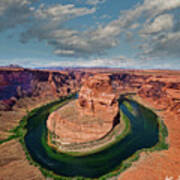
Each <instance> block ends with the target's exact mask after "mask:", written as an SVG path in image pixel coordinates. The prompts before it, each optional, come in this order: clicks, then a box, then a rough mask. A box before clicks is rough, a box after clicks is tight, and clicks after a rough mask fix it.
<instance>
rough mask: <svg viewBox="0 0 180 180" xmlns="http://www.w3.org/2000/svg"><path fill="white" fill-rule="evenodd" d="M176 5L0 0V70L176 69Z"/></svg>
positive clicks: (179, 38) (160, 0) (179, 23)
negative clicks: (8, 67)
mask: <svg viewBox="0 0 180 180" xmlns="http://www.w3.org/2000/svg"><path fill="white" fill-rule="evenodd" d="M179 17H180V0H171V1H167V0H133V1H132V0H126V1H120V0H119V1H118V0H0V66H1V65H8V64H19V65H21V66H24V67H42V66H43V67H48V66H87V67H91V66H106V67H120V68H137V69H180V19H179Z"/></svg>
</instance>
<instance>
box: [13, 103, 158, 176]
mask: <svg viewBox="0 0 180 180" xmlns="http://www.w3.org/2000/svg"><path fill="white" fill-rule="evenodd" d="M56 103H57V104H56ZM56 103H55V104H53V103H51V104H49V105H46V106H43V107H41V108H38V109H36V110H33V111H32V112H30V113H29V115H28V116H27V117H26V118H24V119H23V121H21V123H20V126H19V127H18V128H17V129H16V131H15V132H16V133H17V134H18V136H19V141H20V142H21V144H22V146H23V149H24V151H25V152H26V156H27V159H28V160H29V162H30V164H32V165H34V166H36V167H39V169H40V170H41V172H42V173H43V174H44V175H45V176H47V177H52V178H54V179H63V178H64V179H67V178H66V177H63V176H59V175H56V174H54V173H53V172H52V171H50V170H47V169H44V168H43V166H41V165H40V164H39V163H37V162H35V161H34V160H33V159H32V157H31V156H30V155H29V152H28V149H27V146H25V142H24V136H25V134H26V128H25V127H26V124H27V122H32V124H31V126H32V127H33V126H36V123H37V119H36V121H34V122H36V123H35V124H34V123H33V119H32V118H34V117H36V114H39V113H40V112H43V111H44V112H46V113H47V109H48V114H49V113H51V112H53V111H54V110H55V109H57V108H59V107H60V106H62V105H63V104H62V101H61V100H60V101H59V102H56ZM125 104H126V107H127V109H129V110H131V111H132V107H131V106H130V105H129V104H127V103H125ZM51 105H53V106H51ZM48 114H47V115H48ZM40 117H41V118H40ZM40 117H39V122H40V121H41V120H42V119H43V117H46V114H44V113H42V114H41V116H40ZM126 118H127V116H126ZM28 119H29V120H28ZM44 144H46V142H43V147H46V146H44ZM45 149H46V150H47V152H48V154H51V155H52V156H53V157H56V158H59V157H58V156H57V155H56V156H54V155H53V153H52V150H51V148H50V149H49V147H48V148H45ZM116 149H117V148H116ZM151 150H152V149H151ZM154 150H155V149H154ZM118 151H119V150H118ZM142 151H147V149H146V150H145V149H142V150H139V151H137V152H136V153H135V154H133V155H132V156H131V157H130V158H128V159H127V160H125V161H123V162H122V163H120V165H118V166H117V167H116V168H115V169H113V170H112V172H110V173H108V174H107V175H104V176H102V177H100V178H99V179H101V178H102V179H103V178H105V179H107V178H109V177H112V176H117V175H118V174H120V173H121V172H123V171H124V170H125V169H127V168H128V167H130V166H131V164H132V162H134V161H136V160H137V159H138V158H139V153H140V152H142ZM115 153H116V151H114V150H113V154H111V156H112V155H114V154H115ZM63 156H64V155H63ZM105 157H106V158H109V156H104V158H105ZM104 164H105V163H104ZM103 168H105V166H104V167H103ZM69 171H70V170H69ZM84 179H85V178H84Z"/></svg>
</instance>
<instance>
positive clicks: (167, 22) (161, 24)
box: [141, 14, 174, 34]
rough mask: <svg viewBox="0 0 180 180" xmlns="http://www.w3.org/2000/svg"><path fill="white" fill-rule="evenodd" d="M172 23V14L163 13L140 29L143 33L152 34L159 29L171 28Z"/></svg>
mask: <svg viewBox="0 0 180 180" xmlns="http://www.w3.org/2000/svg"><path fill="white" fill-rule="evenodd" d="M173 25H174V21H173V15H171V14H163V15H160V16H158V17H156V18H155V19H154V21H153V22H152V23H150V24H145V26H144V29H143V30H142V31H141V32H142V33H143V34H152V33H157V32H160V31H165V30H169V29H172V28H173Z"/></svg>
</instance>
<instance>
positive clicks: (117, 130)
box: [47, 110, 131, 156]
mask: <svg viewBox="0 0 180 180" xmlns="http://www.w3.org/2000/svg"><path fill="white" fill-rule="evenodd" d="M130 130H131V128H130V122H129V119H128V118H127V117H126V116H125V114H124V113H123V112H122V111H121V110H120V124H118V125H116V126H115V127H114V128H113V130H112V131H111V132H110V133H108V134H107V135H106V136H105V137H104V138H101V139H99V140H97V141H92V142H87V143H81V144H70V145H66V146H64V145H61V144H55V143H53V139H52V135H51V134H50V132H48V135H47V141H48V143H47V144H48V145H49V146H50V147H52V148H53V149H55V150H56V151H57V152H61V153H65V154H68V155H71V156H86V155H90V154H93V153H97V152H100V151H102V150H104V149H106V148H109V147H110V146H112V145H113V144H115V143H117V142H118V141H120V140H121V139H123V138H124V137H125V136H126V135H127V134H128V133H130Z"/></svg>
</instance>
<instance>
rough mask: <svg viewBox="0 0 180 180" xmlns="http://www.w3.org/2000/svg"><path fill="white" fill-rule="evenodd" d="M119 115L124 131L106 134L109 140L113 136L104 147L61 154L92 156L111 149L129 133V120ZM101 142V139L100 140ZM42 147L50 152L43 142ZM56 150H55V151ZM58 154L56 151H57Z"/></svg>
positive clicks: (123, 115) (122, 114)
mask: <svg viewBox="0 0 180 180" xmlns="http://www.w3.org/2000/svg"><path fill="white" fill-rule="evenodd" d="M120 114H121V122H122V121H123V123H124V126H125V127H124V129H123V131H122V132H121V133H120V134H119V133H118V130H116V131H115V130H113V131H112V132H111V133H110V134H108V135H107V136H108V137H109V138H111V137H112V136H113V139H112V140H110V141H109V142H108V143H107V144H105V145H102V146H101V147H98V148H95V149H93V150H87V151H85V152H80V151H79V152H78V151H71V152H70V151H68V152H65V151H61V150H60V151H61V152H63V153H65V154H68V155H71V156H86V155H90V154H94V153H97V152H100V151H103V150H105V149H107V148H109V147H111V146H112V145H113V144H115V143H117V142H119V141H120V140H122V139H123V138H124V137H125V136H127V134H128V133H130V131H131V124H130V121H129V119H128V118H127V116H126V115H125V114H124V113H123V112H122V111H121V110H120ZM51 136H53V135H52V134H51ZM108 137H106V138H108ZM102 140H103V139H102ZM100 141H101V140H97V141H96V142H97V143H98V142H99V143H101V142H100ZM51 142H52V140H51ZM52 143H53V142H52ZM82 146H83V144H82ZM88 146H89V149H91V147H90V146H91V143H89V144H88ZM44 147H45V149H46V150H47V151H48V152H49V151H50V149H51V148H50V149H49V146H48V145H47V143H45V142H44ZM54 149H55V148H54ZM55 150H56V149H55ZM57 152H58V151H57Z"/></svg>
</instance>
